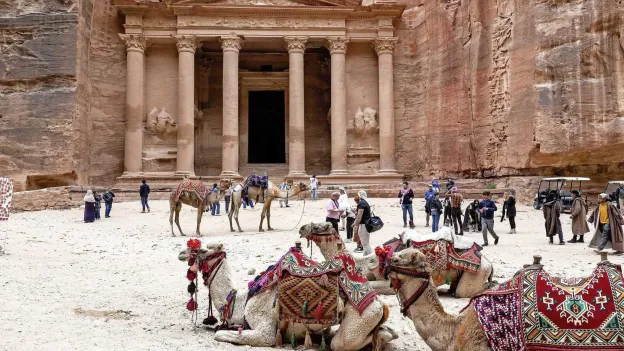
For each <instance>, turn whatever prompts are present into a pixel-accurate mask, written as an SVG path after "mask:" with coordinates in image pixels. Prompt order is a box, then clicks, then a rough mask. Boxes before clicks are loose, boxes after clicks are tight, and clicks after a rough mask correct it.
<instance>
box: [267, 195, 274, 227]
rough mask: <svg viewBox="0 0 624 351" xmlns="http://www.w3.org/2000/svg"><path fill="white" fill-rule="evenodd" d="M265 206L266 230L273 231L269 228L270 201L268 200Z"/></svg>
mask: <svg viewBox="0 0 624 351" xmlns="http://www.w3.org/2000/svg"><path fill="white" fill-rule="evenodd" d="M265 201H267V200H265ZM265 205H266V220H267V230H273V228H271V200H268V201H267V203H266V204H265Z"/></svg>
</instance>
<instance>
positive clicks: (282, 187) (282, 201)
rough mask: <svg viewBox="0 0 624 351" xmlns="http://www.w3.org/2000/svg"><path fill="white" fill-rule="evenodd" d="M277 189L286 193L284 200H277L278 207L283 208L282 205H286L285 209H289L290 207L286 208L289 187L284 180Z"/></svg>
mask: <svg viewBox="0 0 624 351" xmlns="http://www.w3.org/2000/svg"><path fill="white" fill-rule="evenodd" d="M277 188H278V189H279V190H281V191H285V192H286V198H285V199H282V198H280V199H279V204H280V207H283V206H284V205H286V207H290V206H288V192H289V191H290V187H289V186H288V184H286V180H284V181H283V182H282V184H280V185H279V186H278V187H277Z"/></svg>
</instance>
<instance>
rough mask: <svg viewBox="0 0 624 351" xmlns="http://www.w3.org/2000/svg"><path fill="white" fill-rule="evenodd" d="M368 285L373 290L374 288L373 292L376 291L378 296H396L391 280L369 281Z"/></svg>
mask: <svg viewBox="0 0 624 351" xmlns="http://www.w3.org/2000/svg"><path fill="white" fill-rule="evenodd" d="M368 283H369V284H370V286H371V288H373V290H375V291H376V292H377V293H378V294H382V295H394V294H395V292H394V290H393V289H392V288H391V287H390V281H389V280H373V281H371V280H369V281H368Z"/></svg>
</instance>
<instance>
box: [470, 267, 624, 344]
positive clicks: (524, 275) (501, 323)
mask: <svg viewBox="0 0 624 351" xmlns="http://www.w3.org/2000/svg"><path fill="white" fill-rule="evenodd" d="M472 302H473V304H474V309H475V311H476V313H477V316H478V318H479V321H480V322H481V325H482V327H483V330H484V332H485V334H486V335H487V338H488V340H489V342H490V347H492V349H493V350H494V351H524V350H529V351H531V350H535V351H537V350H540V351H543V350H616V349H618V350H621V349H624V282H623V279H622V270H621V267H620V266H619V265H613V264H610V263H600V264H599V265H598V267H597V268H596V269H595V270H594V272H593V273H592V274H591V275H590V276H589V277H585V278H568V279H566V278H558V277H553V276H550V275H549V274H548V273H547V272H545V271H543V270H541V269H534V270H521V271H520V272H518V273H516V275H515V276H514V277H513V278H512V279H511V280H509V281H507V282H505V283H503V284H501V285H499V286H497V287H496V288H494V289H492V290H490V291H488V292H486V293H484V294H482V295H479V296H477V297H474V298H473V299H472Z"/></svg>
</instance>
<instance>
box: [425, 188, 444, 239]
mask: <svg viewBox="0 0 624 351" xmlns="http://www.w3.org/2000/svg"><path fill="white" fill-rule="evenodd" d="M428 206H429V211H430V212H431V232H433V233H435V232H437V231H438V229H439V228H440V215H442V202H440V194H439V193H437V192H436V193H433V197H432V198H431V200H429V204H428Z"/></svg>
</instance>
